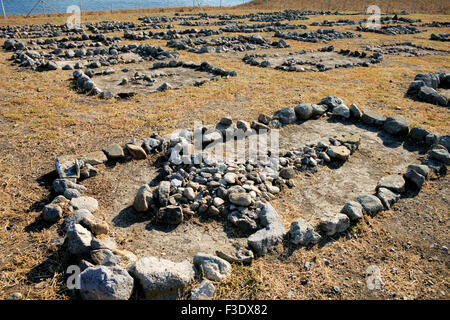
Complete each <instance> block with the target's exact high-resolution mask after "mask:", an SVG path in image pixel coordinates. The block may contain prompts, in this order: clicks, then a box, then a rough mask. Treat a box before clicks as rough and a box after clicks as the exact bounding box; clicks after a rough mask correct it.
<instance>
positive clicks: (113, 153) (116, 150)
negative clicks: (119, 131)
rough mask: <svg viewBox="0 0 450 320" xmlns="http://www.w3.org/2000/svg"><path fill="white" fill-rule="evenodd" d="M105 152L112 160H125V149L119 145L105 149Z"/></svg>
mask: <svg viewBox="0 0 450 320" xmlns="http://www.w3.org/2000/svg"><path fill="white" fill-rule="evenodd" d="M103 151H104V152H105V153H106V156H107V157H108V159H111V160H119V159H123V158H124V157H125V153H124V152H123V148H122V147H121V146H120V145H118V144H117V143H115V144H112V145H110V146H108V147H106V148H105V149H103Z"/></svg>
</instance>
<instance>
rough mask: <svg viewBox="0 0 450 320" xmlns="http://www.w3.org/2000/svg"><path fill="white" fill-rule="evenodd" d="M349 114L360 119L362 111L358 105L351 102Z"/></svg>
mask: <svg viewBox="0 0 450 320" xmlns="http://www.w3.org/2000/svg"><path fill="white" fill-rule="evenodd" d="M350 115H351V116H352V117H353V118H355V119H361V117H362V112H361V110H360V109H359V108H358V106H357V105H356V104H354V103H352V104H351V105H350Z"/></svg>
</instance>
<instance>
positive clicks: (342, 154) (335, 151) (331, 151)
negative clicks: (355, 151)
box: [327, 146, 350, 160]
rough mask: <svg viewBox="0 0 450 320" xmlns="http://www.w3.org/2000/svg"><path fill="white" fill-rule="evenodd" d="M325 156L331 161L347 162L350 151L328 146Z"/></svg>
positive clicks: (341, 147) (342, 147) (344, 148)
mask: <svg viewBox="0 0 450 320" xmlns="http://www.w3.org/2000/svg"><path fill="white" fill-rule="evenodd" d="M327 154H328V155H329V156H330V157H331V158H333V159H338V160H347V159H348V157H349V156H350V150H349V149H348V148H347V147H345V146H330V147H329V148H328V150H327Z"/></svg>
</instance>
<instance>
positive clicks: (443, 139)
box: [437, 134, 450, 151]
mask: <svg viewBox="0 0 450 320" xmlns="http://www.w3.org/2000/svg"><path fill="white" fill-rule="evenodd" d="M437 143H438V144H440V145H442V146H444V147H445V148H446V149H447V151H450V135H448V134H447V135H443V136H440V137H439V138H438V140H437Z"/></svg>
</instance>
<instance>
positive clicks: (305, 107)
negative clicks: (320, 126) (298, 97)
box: [294, 103, 313, 120]
mask: <svg viewBox="0 0 450 320" xmlns="http://www.w3.org/2000/svg"><path fill="white" fill-rule="evenodd" d="M294 111H295V114H296V116H297V118H298V119H299V120H308V119H309V118H311V117H312V116H313V107H312V105H311V104H309V103H301V104H299V105H298V106H296V107H295V108H294Z"/></svg>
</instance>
